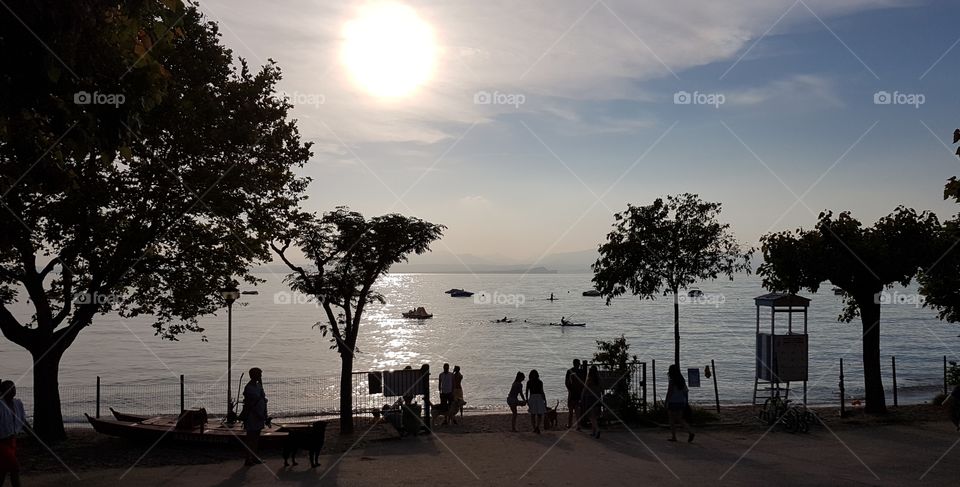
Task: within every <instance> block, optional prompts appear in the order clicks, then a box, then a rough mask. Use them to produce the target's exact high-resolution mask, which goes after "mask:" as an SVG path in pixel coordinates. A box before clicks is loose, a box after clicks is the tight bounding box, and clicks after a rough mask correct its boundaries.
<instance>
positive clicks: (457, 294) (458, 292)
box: [447, 289, 473, 298]
mask: <svg viewBox="0 0 960 487" xmlns="http://www.w3.org/2000/svg"><path fill="white" fill-rule="evenodd" d="M447 294H449V295H450V297H451V298H469V297H470V296H473V293H472V292H470V291H464V290H463V289H451V290H449V291H447Z"/></svg>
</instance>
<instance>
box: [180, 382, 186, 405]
mask: <svg viewBox="0 0 960 487" xmlns="http://www.w3.org/2000/svg"><path fill="white" fill-rule="evenodd" d="M184 411H186V409H185V408H184V402H183V374H180V414H183V412H184Z"/></svg>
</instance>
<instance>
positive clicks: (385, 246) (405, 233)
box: [273, 207, 446, 434]
mask: <svg viewBox="0 0 960 487" xmlns="http://www.w3.org/2000/svg"><path fill="white" fill-rule="evenodd" d="M445 228H446V227H444V226H443V225H435V224H433V223H430V222H426V221H423V220H420V219H418V218H414V217H405V216H403V215H398V214H389V215H384V216H378V217H373V218H371V219H370V220H366V219H364V217H363V215H361V214H360V213H357V212H353V211H349V210H348V209H347V208H345V207H338V208H337V209H336V210H335V211H332V212H329V213H326V214H325V215H323V217H322V218H319V219H317V220H314V221H312V222H309V223H306V224H304V225H302V226H300V228H298V229H297V231H296V232H297V234H296V236H295V238H294V243H295V244H296V246H297V247H299V249H300V250H301V251H302V252H303V254H304V256H306V258H307V260H308V261H309V262H310V263H311V264H312V267H310V268H305V267H302V266H298V265H295V264H293V263H292V262H291V261H290V260H289V259H288V257H287V256H286V251H287V249H288V248H289V247H290V245H291V242H290V241H286V242H283V244H282V245H281V246H277V245H274V246H273V248H274V250H275V251H276V252H277V254H279V255H280V258H281V259H282V260H283V261H284V263H286V264H287V266H288V267H290V269H291V270H293V274H291V275H290V276H289V277H288V279H287V282H288V283H289V284H290V287H291V288H292V289H293V290H294V291H298V292H302V293H304V294H308V295H311V296H314V297H315V298H316V299H317V302H318V303H319V304H320V305H321V307H322V308H323V312H324V321H320V322H318V323H317V324H316V326H317V327H318V328H319V329H320V331H321V332H322V333H323V334H324V336H326V335H327V334H328V333H329V334H330V335H331V339H330V341H331V342H332V343H333V345H331V346H330V348H331V349H332V350H336V351H337V352H338V353H339V354H340V362H341V368H340V432H341V433H343V434H348V433H352V432H353V382H352V379H353V377H352V374H353V360H354V358H355V356H356V353H357V337H359V336H360V323H361V322H362V319H363V312H364V311H365V310H366V307H367V305H369V304H371V303H373V302H381V303H382V302H383V296H382V295H381V294H380V293H379V292H377V291H376V290H375V289H374V285H375V284H376V282H377V279H379V278H380V277H381V276H383V275H384V274H386V273H387V271H388V270H389V269H390V267H391V266H392V265H393V264H397V263H400V262H405V261H406V260H407V257H408V256H409V255H410V254H422V253H424V252H427V251H429V250H430V243H431V242H433V241H434V240H437V239H438V238H440V237H441V236H442V234H443V230H444V229H445Z"/></svg>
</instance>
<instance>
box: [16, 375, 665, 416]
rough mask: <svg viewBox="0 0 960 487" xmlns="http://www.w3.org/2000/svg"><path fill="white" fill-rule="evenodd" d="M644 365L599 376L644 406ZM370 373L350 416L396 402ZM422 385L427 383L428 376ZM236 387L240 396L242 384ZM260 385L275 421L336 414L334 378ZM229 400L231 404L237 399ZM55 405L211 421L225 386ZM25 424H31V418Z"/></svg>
mask: <svg viewBox="0 0 960 487" xmlns="http://www.w3.org/2000/svg"><path fill="white" fill-rule="evenodd" d="M596 365H598V366H599V368H600V369H602V370H608V369H609V367H606V366H604V364H596ZM646 365H647V364H646V363H644V362H631V363H629V364H628V374H627V375H626V377H624V376H622V375H620V374H615V375H617V377H613V376H610V373H609V372H605V373H604V375H606V376H609V377H608V378H607V379H605V381H613V382H616V381H618V380H626V381H627V389H628V391H629V392H630V394H631V395H635V396H636V397H637V398H639V399H640V400H641V401H642V404H643V405H644V406H645V405H646V402H647V367H646ZM370 373H371V372H367V371H361V372H353V374H352V377H351V382H352V387H351V394H352V396H353V412H354V414H355V415H356V416H357V417H364V416H371V415H372V413H373V411H374V410H379V409H381V408H382V407H383V406H384V405H385V404H393V403H394V402H396V400H397V398H395V397H385V396H384V395H383V394H382V393H373V394H371V393H370V390H369V374H370ZM427 380H428V381H429V376H428V379H427ZM613 382H610V384H612V383H613ZM232 386H233V389H232V391H231V395H232V396H235V395H236V394H237V390H238V384H237V382H233V383H232ZM239 386H240V387H241V391H242V385H239ZM263 386H264V392H265V393H266V395H267V398H268V400H269V402H268V410H269V413H270V415H271V416H273V417H274V418H277V419H281V418H298V417H318V416H333V415H338V414H339V412H340V376H339V375H324V376H316V377H272V376H271V378H270V380H269V381H268V382H266V383H264V385H263ZM241 394H242V392H241ZM17 397H18V398H20V399H21V400H22V401H23V403H24V407H25V408H26V410H27V415H28V417H30V416H32V414H33V390H32V389H31V388H29V387H22V388H17ZM233 399H234V401H236V397H234V398H233ZM431 401H432V402H435V403H436V402H439V394H438V391H437V390H435V389H434V390H432V391H431ZM60 402H61V411H62V413H63V419H64V422H65V423H66V425H67V426H85V425H86V424H87V421H86V419H85V417H84V415H85V414H88V415H90V416H97V415H98V414H99V415H100V416H107V417H109V416H110V415H111V413H110V408H113V409H114V410H117V411H120V412H123V413H128V414H136V415H160V414H177V413H179V412H180V411H181V410H182V409H195V408H205V409H206V410H207V412H208V413H209V414H210V415H211V416H221V415H225V414H226V411H227V383H226V381H203V380H198V381H192V380H190V378H189V377H185V376H180V377H179V378H177V377H171V378H170V379H161V380H153V381H143V382H138V383H109V382H107V381H102V380H101V378H100V377H97V380H96V383H94V384H91V385H89V386H76V385H69V386H61V387H60ZM29 419H31V420H32V417H30V418H29Z"/></svg>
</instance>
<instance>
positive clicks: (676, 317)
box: [673, 289, 680, 367]
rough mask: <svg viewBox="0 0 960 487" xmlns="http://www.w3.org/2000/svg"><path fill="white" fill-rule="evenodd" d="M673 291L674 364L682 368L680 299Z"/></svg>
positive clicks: (675, 290) (675, 291) (676, 291)
mask: <svg viewBox="0 0 960 487" xmlns="http://www.w3.org/2000/svg"><path fill="white" fill-rule="evenodd" d="M678 292H680V291H679V290H677V289H674V290H673V363H675V364H677V367H680V297H679V296H677V293H678Z"/></svg>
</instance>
